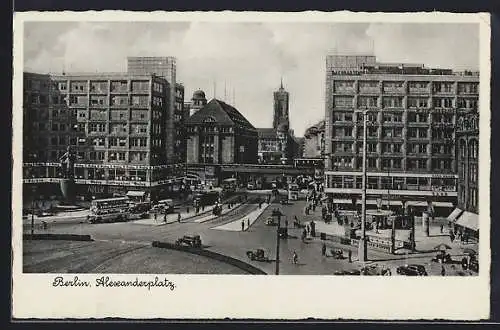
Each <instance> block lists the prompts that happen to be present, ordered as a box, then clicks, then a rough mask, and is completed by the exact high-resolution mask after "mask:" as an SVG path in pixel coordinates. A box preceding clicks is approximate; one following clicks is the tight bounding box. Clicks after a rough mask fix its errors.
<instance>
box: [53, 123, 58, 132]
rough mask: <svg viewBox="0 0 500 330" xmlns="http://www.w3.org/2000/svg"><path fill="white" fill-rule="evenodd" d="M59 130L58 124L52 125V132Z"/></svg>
mask: <svg viewBox="0 0 500 330" xmlns="http://www.w3.org/2000/svg"><path fill="white" fill-rule="evenodd" d="M58 130H59V124H58V123H52V131H53V132H57V131H58Z"/></svg>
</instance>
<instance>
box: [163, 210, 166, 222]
mask: <svg viewBox="0 0 500 330" xmlns="http://www.w3.org/2000/svg"><path fill="white" fill-rule="evenodd" d="M163 222H165V223H167V212H165V213H164V214H163Z"/></svg>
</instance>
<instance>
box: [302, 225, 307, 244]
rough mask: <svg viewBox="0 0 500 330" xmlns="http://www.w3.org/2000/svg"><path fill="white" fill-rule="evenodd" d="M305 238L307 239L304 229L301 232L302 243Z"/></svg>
mask: <svg viewBox="0 0 500 330" xmlns="http://www.w3.org/2000/svg"><path fill="white" fill-rule="evenodd" d="M306 237H307V232H306V229H305V228H304V230H303V231H302V242H304V241H305V239H306Z"/></svg>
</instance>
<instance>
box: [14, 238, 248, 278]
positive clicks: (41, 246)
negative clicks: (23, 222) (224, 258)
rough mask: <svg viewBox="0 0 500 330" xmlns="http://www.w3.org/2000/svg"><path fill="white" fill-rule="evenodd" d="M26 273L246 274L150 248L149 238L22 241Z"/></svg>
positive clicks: (191, 256)
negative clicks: (125, 240)
mask: <svg viewBox="0 0 500 330" xmlns="http://www.w3.org/2000/svg"><path fill="white" fill-rule="evenodd" d="M23 258H24V259H23V263H24V265H23V270H24V272H26V273H47V272H50V273H114V274H134V273H137V271H138V270H140V273H148V274H246V273H245V272H244V271H243V270H241V269H239V268H237V267H234V266H232V265H229V264H226V263H223V262H220V261H216V260H213V259H210V258H206V257H202V256H199V255H195V254H191V253H184V252H180V251H173V250H165V249H159V248H153V247H152V246H151V244H150V243H149V242H144V243H143V242H135V243H130V242H126V243H121V242H119V241H110V242H102V241H101V242H100V241H95V242H71V241H25V242H24V244H23Z"/></svg>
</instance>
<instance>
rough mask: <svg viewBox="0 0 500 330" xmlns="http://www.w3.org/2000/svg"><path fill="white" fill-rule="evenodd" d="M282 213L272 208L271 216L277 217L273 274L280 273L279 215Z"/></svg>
mask: <svg viewBox="0 0 500 330" xmlns="http://www.w3.org/2000/svg"><path fill="white" fill-rule="evenodd" d="M282 215H283V213H281V211H280V210H279V209H274V210H273V213H272V217H276V218H277V219H278V229H277V230H276V270H275V274H276V275H279V274H280V231H281V216H282Z"/></svg>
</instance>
